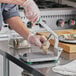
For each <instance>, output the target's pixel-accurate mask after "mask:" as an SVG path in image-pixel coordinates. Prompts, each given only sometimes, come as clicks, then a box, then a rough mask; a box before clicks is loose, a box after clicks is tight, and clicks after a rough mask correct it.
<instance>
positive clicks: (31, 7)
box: [22, 0, 40, 23]
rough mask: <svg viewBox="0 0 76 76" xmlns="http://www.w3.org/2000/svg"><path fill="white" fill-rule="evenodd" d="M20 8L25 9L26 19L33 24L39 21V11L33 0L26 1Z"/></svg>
mask: <svg viewBox="0 0 76 76" xmlns="http://www.w3.org/2000/svg"><path fill="white" fill-rule="evenodd" d="M22 6H23V7H24V9H25V15H26V17H27V18H28V19H29V20H30V21H32V22H33V23H36V22H37V21H38V20H39V17H40V11H39V8H38V7H37V5H36V4H35V2H34V1H33V0H26V1H25V3H24V4H23V5H22Z"/></svg>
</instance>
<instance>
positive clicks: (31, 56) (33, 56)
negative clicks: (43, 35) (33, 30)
mask: <svg viewBox="0 0 76 76" xmlns="http://www.w3.org/2000/svg"><path fill="white" fill-rule="evenodd" d="M39 23H40V24H41V25H42V26H43V27H44V28H45V29H46V30H47V31H49V32H50V34H51V35H53V36H54V38H55V46H54V48H52V49H49V52H50V53H49V54H43V53H42V52H41V51H42V49H41V51H40V49H39V48H37V47H36V49H35V48H34V49H35V50H36V51H37V52H33V51H32V52H30V53H27V54H25V55H23V56H21V55H20V58H21V59H22V60H24V61H26V62H43V61H52V60H58V58H59V57H60V55H61V52H62V50H63V49H62V48H61V47H58V42H59V41H58V36H57V34H56V33H55V32H54V31H53V30H52V29H51V28H49V26H48V25H46V24H45V23H44V22H42V21H41V20H40V21H39ZM51 35H50V36H49V38H48V39H50V37H51ZM39 51H40V52H39Z"/></svg>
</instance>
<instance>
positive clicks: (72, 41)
mask: <svg viewBox="0 0 76 76" xmlns="http://www.w3.org/2000/svg"><path fill="white" fill-rule="evenodd" d="M59 41H60V42H63V43H69V44H76V39H75V40H69V39H65V38H64V37H63V36H62V35H61V36H59Z"/></svg>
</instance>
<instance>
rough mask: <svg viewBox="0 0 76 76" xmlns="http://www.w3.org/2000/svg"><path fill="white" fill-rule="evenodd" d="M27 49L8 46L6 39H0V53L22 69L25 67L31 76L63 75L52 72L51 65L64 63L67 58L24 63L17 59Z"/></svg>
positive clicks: (66, 61)
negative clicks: (15, 48) (55, 60)
mask: <svg viewBox="0 0 76 76" xmlns="http://www.w3.org/2000/svg"><path fill="white" fill-rule="evenodd" d="M32 48H33V47H32ZM33 49H36V48H33ZM36 50H37V49H36ZM28 51H29V49H19V50H14V49H12V48H9V47H8V41H0V54H2V55H4V56H5V57H6V58H7V59H8V60H10V61H12V62H13V63H15V64H17V65H18V66H19V67H21V68H22V69H25V70H27V71H28V72H29V73H31V74H33V76H64V75H60V74H58V73H55V72H53V71H52V67H54V66H56V65H59V64H66V63H68V62H69V60H65V59H64V58H60V59H59V60H58V61H57V62H49V63H48V62H47V63H42V64H26V63H25V62H23V61H21V60H20V59H19V55H21V54H24V53H26V52H28Z"/></svg>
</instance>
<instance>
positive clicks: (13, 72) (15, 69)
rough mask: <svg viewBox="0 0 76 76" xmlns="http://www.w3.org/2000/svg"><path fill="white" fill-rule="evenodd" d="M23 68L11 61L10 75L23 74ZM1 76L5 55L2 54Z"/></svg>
mask: <svg viewBox="0 0 76 76" xmlns="http://www.w3.org/2000/svg"><path fill="white" fill-rule="evenodd" d="M22 71H23V69H21V68H20V67H18V66H17V65H16V64H14V63H12V62H10V75H9V76H22V75H21V72H22ZM0 76H3V57H2V56H1V55H0Z"/></svg>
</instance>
